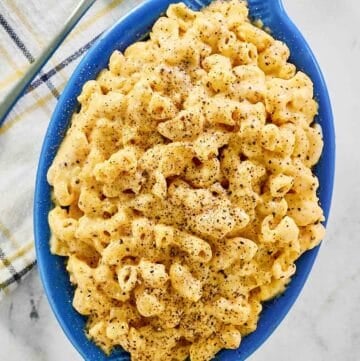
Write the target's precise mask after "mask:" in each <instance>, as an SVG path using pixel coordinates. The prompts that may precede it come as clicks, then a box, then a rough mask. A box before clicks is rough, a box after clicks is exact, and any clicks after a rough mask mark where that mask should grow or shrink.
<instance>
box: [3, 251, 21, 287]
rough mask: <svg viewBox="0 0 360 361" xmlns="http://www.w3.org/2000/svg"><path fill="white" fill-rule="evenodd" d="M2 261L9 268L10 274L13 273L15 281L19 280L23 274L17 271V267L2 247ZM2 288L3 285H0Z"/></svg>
mask: <svg viewBox="0 0 360 361" xmlns="http://www.w3.org/2000/svg"><path fill="white" fill-rule="evenodd" d="M0 261H1V262H2V263H3V264H4V266H5V267H6V268H7V269H8V270H9V272H10V274H11V275H12V277H11V278H12V279H13V280H14V281H13V282H19V281H20V278H21V276H20V275H19V273H18V272H16V269H15V267H14V266H13V265H12V264H11V262H10V261H9V260H8V259H7V257H6V255H5V253H4V251H3V250H2V248H1V247H0ZM0 288H1V287H0Z"/></svg>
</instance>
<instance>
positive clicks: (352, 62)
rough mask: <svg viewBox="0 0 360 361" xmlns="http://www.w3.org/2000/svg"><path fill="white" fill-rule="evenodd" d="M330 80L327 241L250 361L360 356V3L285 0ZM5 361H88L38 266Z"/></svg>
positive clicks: (2, 317) (6, 330) (4, 319)
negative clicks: (332, 159) (331, 170)
mask: <svg viewBox="0 0 360 361" xmlns="http://www.w3.org/2000/svg"><path fill="white" fill-rule="evenodd" d="M284 3H285V6H286V8H287V9H288V11H289V13H290V15H291V16H292V18H293V19H294V20H295V22H296V23H297V24H298V26H299V28H300V29H301V31H302V32H303V34H304V35H305V36H306V38H307V39H308V41H309V43H310V45H311V47H312V48H313V50H314V52H315V53H316V55H317V57H318V60H319V62H320V64H321V67H322V69H323V71H324V74H325V77H326V79H327V82H328V85H329V88H330V92H331V98H332V102H333V108H334V115H335V121H336V131H337V176H336V185H335V193H334V199H333V206H332V211H331V217H330V220H329V227H328V231H327V236H326V241H325V242H324V243H323V245H322V248H321V251H320V253H319V257H318V259H317V262H316V264H315V266H314V269H313V272H312V274H311V276H310V278H309V280H308V282H307V284H306V286H305V288H304V291H303V293H302V294H301V296H300V297H299V299H298V301H297V302H296V304H295V306H294V307H293V309H292V310H291V311H290V313H289V315H288V316H287V317H286V319H285V320H284V322H283V323H282V324H281V325H280V326H279V328H278V329H277V330H276V331H275V333H274V334H273V335H272V336H271V338H270V339H269V340H268V341H267V342H266V343H265V344H264V345H263V347H261V348H260V349H259V350H258V351H257V352H256V353H255V354H254V355H253V356H251V357H250V359H249V360H250V361H263V360H270V361H271V360H278V361H283V360H292V361H304V360H306V361H325V360H326V361H338V360H342V361H356V360H360V261H359V259H360V258H359V254H360V239H359V238H358V237H359V235H360V168H359V165H360V151H359V150H356V147H355V146H356V145H360V142H359V135H360V99H359V96H360V72H359V66H360V30H359V25H358V22H359V19H360V2H359V1H357V0H342V1H341V0H296V1H291V0H284ZM0 360H4V361H24V360H25V361H64V360H66V361H80V360H81V357H80V356H79V355H78V354H77V352H76V351H75V350H74V349H73V347H72V346H71V344H70V342H69V341H68V340H67V339H66V337H65V336H64V334H63V332H62V331H61V329H60V327H59V326H58V324H57V321H56V320H55V317H54V316H53V314H52V312H51V311H50V307H49V305H48V303H47V300H46V297H45V295H44V292H43V290H42V286H41V284H40V280H39V276H38V273H37V270H34V271H33V272H32V274H31V275H30V276H29V277H28V278H27V279H26V280H24V282H23V284H22V285H21V286H20V287H18V289H17V290H16V291H15V292H14V293H13V294H11V295H9V296H8V297H7V298H5V300H4V301H3V302H2V303H1V304H0Z"/></svg>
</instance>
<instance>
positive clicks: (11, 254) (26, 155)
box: [0, 0, 141, 300]
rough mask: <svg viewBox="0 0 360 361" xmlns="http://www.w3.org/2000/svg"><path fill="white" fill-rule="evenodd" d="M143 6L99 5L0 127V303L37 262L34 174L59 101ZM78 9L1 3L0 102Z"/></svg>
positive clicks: (69, 2)
mask: <svg viewBox="0 0 360 361" xmlns="http://www.w3.org/2000/svg"><path fill="white" fill-rule="evenodd" d="M140 2H141V0H124V1H122V0H98V1H96V2H95V4H94V5H93V7H92V8H91V9H90V10H89V11H88V12H87V14H86V15H85V16H84V17H83V18H82V20H81V21H80V22H79V23H78V25H77V26H76V27H75V28H74V29H73V31H72V32H71V33H70V34H69V36H68V37H67V39H66V40H65V42H64V43H63V44H62V45H61V46H60V48H59V49H58V50H57V51H56V53H55V54H54V55H53V56H52V58H51V59H50V60H49V62H48V63H47V65H46V66H45V67H44V68H43V69H42V71H41V72H40V73H39V75H38V76H37V77H36V78H35V79H34V80H33V82H32V84H31V85H30V86H29V88H28V89H27V90H26V92H25V95H24V96H23V97H22V98H21V99H20V100H19V102H18V103H17V105H16V106H15V107H14V109H13V110H12V111H11V113H10V114H9V115H8V117H7V119H6V121H5V123H4V124H3V125H2V126H1V127H0V175H1V176H0V300H1V299H2V298H3V296H4V295H5V294H7V293H9V291H10V290H12V289H14V288H15V287H16V286H17V285H18V284H19V283H20V282H21V280H22V278H23V277H24V276H25V275H26V274H27V273H28V272H29V271H30V270H31V269H32V268H33V267H34V265H35V264H36V260H35V251H34V241H33V230H32V208H33V193H34V183H35V174H36V168H37V162H38V158H39V153H40V149H41V144H42V139H43V137H44V134H45V131H46V128H47V125H48V122H49V120H50V118H51V113H52V111H53V109H54V107H55V105H56V102H57V100H58V98H59V96H60V94H61V92H62V90H63V88H64V86H65V84H66V82H67V80H68V79H69V77H70V76H71V74H72V72H73V70H74V68H75V67H76V65H77V64H78V63H79V61H80V60H81V58H82V56H83V55H84V54H85V53H86V51H87V50H88V49H89V48H90V47H91V46H92V45H93V44H94V42H95V41H96V39H97V38H98V37H99V35H100V34H101V33H102V32H103V31H104V30H105V29H107V28H108V27H109V26H110V25H112V24H113V23H114V22H115V21H116V20H118V19H119V18H120V17H122V16H123V15H124V14H125V13H126V12H128V11H129V10H130V9H131V8H133V7H134V6H136V5H137V4H138V3H140ZM76 3H77V2H76V1H74V0H61V1H57V0H47V1H41V0H28V1H24V0H1V1H0V101H1V99H2V98H3V96H4V95H5V94H6V92H7V91H8V90H9V89H10V88H11V86H12V85H13V84H14V83H15V81H16V80H17V79H18V78H19V77H21V76H22V75H23V74H24V72H25V71H26V69H27V66H29V64H31V63H32V62H33V61H34V59H36V57H37V56H38V54H39V53H40V52H41V50H42V49H43V47H44V45H45V44H47V42H49V41H50V40H51V39H52V37H53V36H54V34H55V33H57V31H58V30H59V29H61V27H62V24H64V22H65V19H66V18H67V17H68V16H69V15H70V13H71V11H72V10H73V9H74V7H75V6H76Z"/></svg>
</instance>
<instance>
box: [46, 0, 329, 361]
mask: <svg viewBox="0 0 360 361" xmlns="http://www.w3.org/2000/svg"><path fill="white" fill-rule="evenodd" d="M166 15H167V16H166V17H165V16H164V17H161V18H160V19H159V20H158V21H157V22H156V23H155V25H154V27H153V29H152V32H151V33H150V39H149V40H147V41H143V42H138V43H135V44H133V45H131V46H130V47H128V48H127V49H126V51H125V52H124V54H122V53H120V52H119V51H115V52H114V53H113V54H112V56H111V58H110V61H109V67H108V69H104V70H103V71H101V73H100V74H99V76H98V77H97V79H96V80H92V81H89V82H87V83H86V84H85V85H84V87H83V91H82V93H81V95H80V96H79V98H78V99H79V103H80V104H81V109H80V111H79V112H78V113H76V114H74V115H73V118H72V122H71V126H70V128H69V130H68V131H67V134H66V137H65V139H64V141H63V143H62V145H61V147H60V149H59V151H58V153H57V156H56V158H55V160H54V162H53V164H52V166H51V167H50V169H49V172H48V181H49V183H50V184H51V185H52V186H53V198H54V204H55V207H54V208H53V209H52V210H51V212H50V214H49V223H50V227H51V231H52V239H51V251H52V252H53V253H54V254H57V255H61V256H66V257H68V263H67V270H68V272H69V273H70V279H71V282H72V283H73V284H74V285H75V295H74V301H73V305H74V307H75V309H76V310H77V311H78V312H79V313H81V314H82V315H86V316H88V324H87V330H86V332H87V334H88V336H89V337H90V338H91V339H93V340H94V341H95V342H96V343H97V344H98V345H99V346H100V347H101V348H102V349H103V350H104V351H105V352H110V351H111V349H112V348H113V347H114V346H117V345H120V346H121V347H123V348H124V349H125V350H127V351H129V352H130V353H131V358H132V360H134V361H135V360H136V361H145V360H146V361H148V360H150V361H167V360H169V361H175V360H179V361H180V360H185V359H186V358H187V357H188V356H190V358H191V360H192V361H205V360H210V359H211V358H212V357H213V356H214V355H215V354H216V353H217V352H218V351H219V350H220V349H222V348H228V349H235V348H238V347H239V345H240V342H241V338H242V337H243V336H244V335H246V334H248V333H250V332H252V331H254V330H255V329H256V325H257V321H258V318H259V314H260V312H261V308H262V306H261V305H262V302H263V301H266V300H269V299H271V298H273V297H275V296H277V295H278V294H279V293H281V292H283V291H284V289H285V286H286V284H287V283H288V282H289V280H290V278H291V276H292V275H293V274H294V273H295V264H294V262H295V261H296V259H298V258H299V257H300V255H301V254H302V253H303V252H305V251H306V250H309V249H311V248H313V247H314V246H316V245H317V244H318V243H319V241H320V240H321V239H322V238H323V236H324V227H323V226H322V224H321V221H323V220H324V217H323V212H322V209H321V208H320V206H319V204H318V198H317V195H316V190H317V187H318V180H317V178H316V176H315V175H314V174H313V173H312V171H311V167H312V166H313V165H315V164H316V163H317V161H318V160H319V157H320V155H321V151H322V145H323V141H322V135H321V128H320V126H319V125H317V124H314V123H313V120H314V116H315V115H316V113H317V103H316V102H315V100H314V99H313V85H312V82H311V80H310V79H309V78H308V76H306V75H305V74H304V73H302V72H300V71H297V70H296V68H295V66H294V65H292V64H290V63H289V62H288V58H289V55H290V53H289V49H288V48H287V46H286V45H285V44H284V43H282V42H280V41H277V40H275V39H273V38H272V36H271V35H269V34H268V33H266V32H265V31H263V30H261V29H260V28H258V27H256V26H254V25H252V24H251V23H250V22H249V19H248V10H247V7H246V4H245V3H244V2H241V1H237V0H233V1H229V2H215V3H212V4H211V5H210V6H209V7H208V8H205V9H203V10H202V11H201V12H194V11H192V10H190V9H188V8H187V7H186V6H185V5H184V4H182V3H180V4H176V5H171V6H170V7H169V8H168V10H167V13H166Z"/></svg>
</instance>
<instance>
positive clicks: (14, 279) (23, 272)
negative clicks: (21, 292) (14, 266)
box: [0, 256, 36, 290]
mask: <svg viewBox="0 0 360 361" xmlns="http://www.w3.org/2000/svg"><path fill="white" fill-rule="evenodd" d="M0 257H1V256H0ZM35 265H36V261H34V262H32V263H30V264H29V265H28V266H26V267H25V268H23V269H22V270H21V271H20V272H16V276H15V275H13V276H11V277H10V278H8V279H7V280H5V281H4V282H1V283H0V290H2V289H4V288H6V287H8V286H10V285H11V284H13V283H14V282H17V283H19V282H20V280H21V278H22V277H23V276H24V275H26V273H28V272H29V271H30V270H31V269H32V268H33V267H34V266H35Z"/></svg>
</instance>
